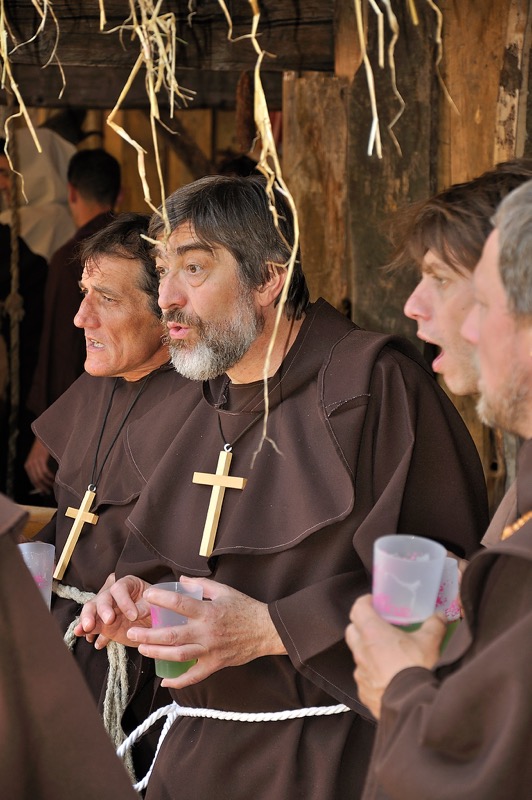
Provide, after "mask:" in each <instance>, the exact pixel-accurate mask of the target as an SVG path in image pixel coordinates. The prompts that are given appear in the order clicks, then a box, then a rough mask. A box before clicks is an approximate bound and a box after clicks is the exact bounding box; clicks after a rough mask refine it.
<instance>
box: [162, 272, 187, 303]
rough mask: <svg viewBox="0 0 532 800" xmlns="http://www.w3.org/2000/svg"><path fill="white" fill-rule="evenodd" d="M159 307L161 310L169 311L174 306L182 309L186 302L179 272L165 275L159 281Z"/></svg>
mask: <svg viewBox="0 0 532 800" xmlns="http://www.w3.org/2000/svg"><path fill="white" fill-rule="evenodd" d="M158 303H159V307H160V309H161V310H162V311H171V310H172V309H174V308H179V309H182V308H184V307H185V306H186V304H187V295H186V294H185V291H184V288H183V286H182V282H181V280H180V277H179V274H177V275H173V274H169V275H165V276H164V278H162V279H161V282H160V283H159V299H158Z"/></svg>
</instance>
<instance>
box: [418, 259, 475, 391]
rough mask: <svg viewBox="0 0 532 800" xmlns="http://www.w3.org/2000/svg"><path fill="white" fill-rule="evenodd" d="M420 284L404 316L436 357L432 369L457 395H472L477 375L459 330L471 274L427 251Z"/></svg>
mask: <svg viewBox="0 0 532 800" xmlns="http://www.w3.org/2000/svg"><path fill="white" fill-rule="evenodd" d="M421 272H422V274H421V280H420V281H419V283H418V285H417V286H416V288H415V289H414V291H413V292H412V294H411V295H410V297H409V298H408V300H407V301H406V303H405V307H404V313H405V315H406V316H407V317H409V318H410V319H414V320H415V321H416V322H417V335H418V337H419V338H420V339H422V340H423V341H424V342H429V343H431V344H435V345H437V346H438V347H439V348H440V353H439V354H438V356H437V357H436V358H435V359H434V362H433V364H432V368H433V370H434V372H438V373H440V374H441V375H442V376H443V378H444V379H445V382H446V384H447V386H448V387H449V389H450V390H451V391H452V392H454V393H455V394H457V395H467V394H476V392H477V382H478V373H477V369H476V364H475V358H474V351H473V347H472V346H471V344H470V343H469V342H466V341H465V339H463V338H462V336H461V335H460V328H461V327H462V324H463V322H464V320H465V318H466V316H467V314H468V313H469V310H470V308H471V306H472V304H473V284H472V277H473V275H472V273H471V272H470V271H469V270H467V269H465V268H464V269H463V270H461V271H460V272H458V271H457V270H456V269H453V268H452V267H450V266H449V265H448V264H446V263H445V262H444V261H442V260H441V258H439V257H438V256H437V255H436V253H434V252H433V251H432V250H428V251H427V253H426V255H425V258H424V259H423V264H422V268H421Z"/></svg>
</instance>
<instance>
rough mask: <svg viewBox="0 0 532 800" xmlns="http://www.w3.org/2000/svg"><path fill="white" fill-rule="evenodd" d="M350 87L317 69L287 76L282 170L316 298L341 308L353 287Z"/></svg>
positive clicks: (307, 274) (314, 297) (343, 81)
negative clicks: (348, 156)
mask: <svg viewBox="0 0 532 800" xmlns="http://www.w3.org/2000/svg"><path fill="white" fill-rule="evenodd" d="M347 86H348V82H347V80H345V79H342V78H334V77H332V76H327V75H321V74H319V73H312V74H305V75H302V76H301V77H298V76H297V75H295V74H294V73H288V74H287V75H286V76H285V80H284V102H283V106H284V109H285V110H284V112H283V115H284V116H283V169H284V174H285V178H286V181H287V185H288V187H289V189H290V191H291V192H292V194H293V196H294V200H295V202H296V206H297V209H298V215H299V225H300V232H301V251H302V261H303V269H304V271H305V275H306V277H307V281H308V284H309V289H310V293H311V297H312V299H316V298H317V297H319V296H320V295H321V296H322V297H325V299H326V300H328V301H329V302H330V303H331V304H332V305H334V306H336V307H337V308H340V307H341V304H342V301H343V299H344V298H345V297H346V296H347V294H348V287H349V261H348V258H347V255H346V248H347V247H348V246H349V237H348V234H347V230H346V193H347V183H346V152H347V124H346V103H345V92H346V89H347ZM317 109H319V113H317Z"/></svg>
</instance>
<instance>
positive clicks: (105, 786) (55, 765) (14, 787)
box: [0, 495, 138, 800]
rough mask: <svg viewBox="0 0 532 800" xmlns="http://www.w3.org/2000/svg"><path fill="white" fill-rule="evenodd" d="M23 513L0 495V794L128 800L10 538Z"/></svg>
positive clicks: (20, 798)
mask: <svg viewBox="0 0 532 800" xmlns="http://www.w3.org/2000/svg"><path fill="white" fill-rule="evenodd" d="M25 516H26V515H25V514H24V513H23V512H22V514H21V509H20V507H17V506H15V505H14V504H13V503H10V502H9V501H8V500H7V498H4V497H3V496H1V495H0V603H1V605H2V614H1V616H0V702H1V706H2V713H1V715H0V778H1V783H2V797H5V798H10V800H26V799H27V798H30V797H31V798H40V800H52V798H53V800H70V798H73V797H76V798H77V800H93V798H95V797H97V798H98V799H99V800H115V798H121V800H126V799H127V800H129V799H130V798H131V800H134V798H136V797H138V795H137V794H136V792H134V790H133V788H132V786H131V782H130V779H129V777H128V775H127V773H126V771H125V769H124V767H123V765H122V763H121V762H120V761H119V759H118V758H117V756H116V754H115V752H114V749H113V746H112V744H111V742H110V740H109V737H108V735H107V733H106V731H105V729H104V727H103V723H102V721H101V718H100V715H99V714H98V711H97V709H96V706H95V705H94V702H93V700H92V698H91V696H90V694H89V691H88V689H87V686H86V685H85V681H84V680H83V679H82V677H81V674H80V673H79V670H78V668H77V666H75V664H74V662H73V660H72V656H71V654H70V653H69V652H68V650H67V648H66V647H65V644H64V642H63V637H62V634H61V633H60V631H59V628H58V626H57V624H56V622H55V620H54V619H53V617H52V616H51V615H50V613H49V611H48V609H47V608H46V605H45V604H44V603H43V601H42V597H41V596H40V593H39V591H38V589H37V587H36V585H35V582H34V581H33V579H32V577H31V575H30V573H29V572H28V570H27V569H26V567H25V565H24V562H23V560H22V558H21V557H20V554H19V553H18V551H17V548H16V546H15V544H14V542H13V541H12V538H11V536H12V535H13V534H14V533H16V532H17V530H18V528H19V523H21V522H23V520H24V518H25ZM83 764H86V765H90V767H89V768H88V769H86V768H83V766H82V765H83Z"/></svg>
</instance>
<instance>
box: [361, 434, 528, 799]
mask: <svg viewBox="0 0 532 800" xmlns="http://www.w3.org/2000/svg"><path fill="white" fill-rule="evenodd" d="M517 506H518V512H517V513H518V515H521V514H523V513H525V512H526V511H529V510H531V509H532V441H527V442H525V443H524V445H523V446H522V449H521V452H520V455H519V461H518V470H517ZM462 601H463V605H464V611H465V615H466V620H467V622H466V621H464V622H462V624H461V625H460V627H459V629H458V630H457V632H456V633H455V635H454V637H453V639H452V640H451V642H450V644H449V646H448V648H447V649H446V651H445V652H444V655H443V657H442V659H441V662H440V666H439V667H438V668H437V669H436V670H435V671H434V672H430V671H428V670H424V669H421V668H413V669H407V670H403V672H400V673H399V674H398V675H396V677H395V678H394V679H393V680H392V682H391V683H390V685H389V687H388V688H387V690H386V692H385V694H384V697H383V706H382V716H381V720H380V722H379V725H378V734H377V739H376V744H375V750H374V753H373V758H372V762H371V769H370V773H369V777H368V783H367V786H366V790H365V792H364V800H377V799H378V800H404V798H406V797H407V798H409V800H426V798H427V797H434V796H438V797H442V798H444V797H445V798H447V797H449V798H453V800H502V798H507V797H508V798H510V797H511V798H512V800H528V798H529V797H530V787H531V786H532V739H531V737H530V731H531V730H532V688H531V682H530V663H531V658H532V648H531V645H530V643H531V642H532V522H528V523H527V524H525V525H524V526H523V527H522V528H521V529H520V530H519V531H518V532H516V533H514V534H513V535H512V536H511V538H509V539H507V540H506V541H504V542H499V543H497V544H493V545H492V546H490V547H489V548H488V549H487V550H483V551H482V552H480V553H479V554H478V555H477V556H476V557H475V558H474V559H473V561H472V562H471V564H470V565H469V567H468V569H467V570H466V573H465V575H464V579H463V582H462ZM434 787H439V788H438V792H437V795H436V794H435V788H434Z"/></svg>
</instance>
